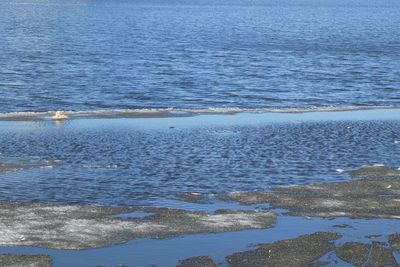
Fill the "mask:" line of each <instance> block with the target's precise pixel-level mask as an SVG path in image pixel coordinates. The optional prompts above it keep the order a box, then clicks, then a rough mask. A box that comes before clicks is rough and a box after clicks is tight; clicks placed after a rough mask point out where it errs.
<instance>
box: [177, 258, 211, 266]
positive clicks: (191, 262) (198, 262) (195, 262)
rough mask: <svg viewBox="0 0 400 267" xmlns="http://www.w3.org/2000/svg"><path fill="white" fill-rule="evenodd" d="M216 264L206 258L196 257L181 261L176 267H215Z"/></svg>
mask: <svg viewBox="0 0 400 267" xmlns="http://www.w3.org/2000/svg"><path fill="white" fill-rule="evenodd" d="M217 266H218V264H216V263H214V261H213V260H212V259H211V258H210V257H208V256H198V257H192V258H188V259H185V260H182V261H181V262H180V263H179V265H177V267H217Z"/></svg>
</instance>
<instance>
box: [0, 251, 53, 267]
mask: <svg viewBox="0 0 400 267" xmlns="http://www.w3.org/2000/svg"><path fill="white" fill-rule="evenodd" d="M0 266H8V267H22V266H29V267H51V266H52V261H51V258H50V256H48V255H21V254H0Z"/></svg>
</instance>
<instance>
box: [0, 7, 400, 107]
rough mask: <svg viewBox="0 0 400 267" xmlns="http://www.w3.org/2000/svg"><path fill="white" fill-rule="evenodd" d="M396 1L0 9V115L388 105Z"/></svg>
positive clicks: (398, 50)
mask: <svg viewBox="0 0 400 267" xmlns="http://www.w3.org/2000/svg"><path fill="white" fill-rule="evenodd" d="M399 25H400V4H399V3H398V1H331V0H329V1H311V0H310V1H305V0H299V1H272V0H265V1H259V0H257V1H246V0H243V1H240V0H233V1H228V0H217V1H211V0H201V1H189V0H181V1H167V0H166V1H161V0H159V1H157V0H150V1H144V0H143V1H141V0H131V1H129V0H116V1H111V0H109V1H105V0H96V1H90V0H68V1H67V0H58V1H57V0H56V1H46V0H35V1H33V0H12V1H9V0H3V1H1V2H0V36H1V37H0V48H1V53H0V95H1V97H0V112H11V111H46V110H62V109H66V110H93V109H115V108H149V107H153V108H164V107H176V108H205V107H246V108H256V107H307V106H349V105H398V104H399V102H400V98H399V96H400V89H399V88H400V79H399V77H400V31H399Z"/></svg>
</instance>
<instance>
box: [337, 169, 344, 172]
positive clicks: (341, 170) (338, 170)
mask: <svg viewBox="0 0 400 267" xmlns="http://www.w3.org/2000/svg"><path fill="white" fill-rule="evenodd" d="M336 171H337V172H338V173H343V172H345V170H343V169H336Z"/></svg>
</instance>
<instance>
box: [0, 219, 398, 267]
mask: <svg viewBox="0 0 400 267" xmlns="http://www.w3.org/2000/svg"><path fill="white" fill-rule="evenodd" d="M340 224H349V225H352V227H351V228H338V227H334V225H340ZM395 229H398V220H388V219H380V220H363V219H348V218H336V219H333V220H332V219H324V218H308V219H307V218H304V217H286V216H283V217H278V222H277V224H276V226H275V227H274V228H271V229H265V230H247V231H239V232H229V233H219V234H196V235H188V236H183V237H178V238H170V239H165V240H153V239H137V240H133V241H130V242H128V243H126V244H122V245H117V246H112V247H108V248H100V249H90V250H84V251H71V250H52V249H43V248H35V247H0V253H22V254H48V255H50V256H51V257H52V259H53V263H54V266H59V267H64V266H71V265H74V266H96V265H107V266H117V265H119V264H124V265H127V266H151V264H156V265H157V266H175V265H176V264H177V263H178V261H179V260H182V259H185V258H189V257H194V256H200V255H209V256H211V257H212V258H213V259H214V261H215V262H216V263H222V266H227V263H226V261H225V257H226V256H227V255H230V254H232V253H235V252H239V251H246V250H252V249H255V248H257V244H261V243H271V242H275V241H278V240H282V239H290V238H296V237H298V236H300V235H304V234H311V233H314V232H317V231H329V232H336V233H339V234H342V235H343V237H342V238H340V239H338V240H337V241H336V242H335V244H336V245H337V246H340V245H343V244H344V243H345V242H349V241H355V242H362V243H370V242H371V240H370V239H368V238H367V237H366V236H369V235H372V234H376V235H382V237H380V238H377V239H374V240H386V239H387V236H388V235H390V234H392V233H393V231H395ZM394 256H395V257H396V258H397V259H399V258H400V253H398V252H395V253H394ZM326 257H327V258H328V260H330V261H332V260H335V261H337V264H336V266H352V265H350V264H346V263H345V262H343V261H341V260H340V259H338V258H336V257H335V256H334V253H328V255H326Z"/></svg>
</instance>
